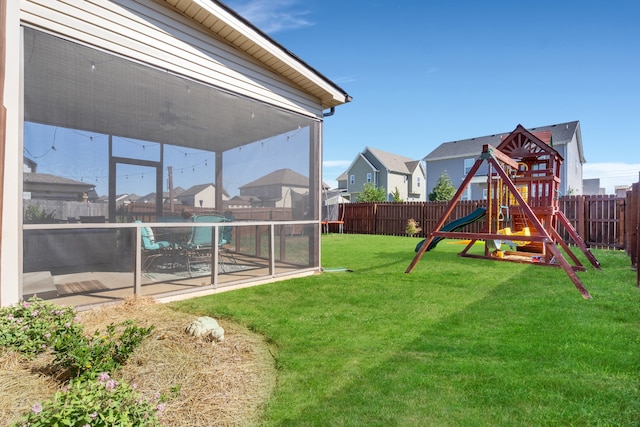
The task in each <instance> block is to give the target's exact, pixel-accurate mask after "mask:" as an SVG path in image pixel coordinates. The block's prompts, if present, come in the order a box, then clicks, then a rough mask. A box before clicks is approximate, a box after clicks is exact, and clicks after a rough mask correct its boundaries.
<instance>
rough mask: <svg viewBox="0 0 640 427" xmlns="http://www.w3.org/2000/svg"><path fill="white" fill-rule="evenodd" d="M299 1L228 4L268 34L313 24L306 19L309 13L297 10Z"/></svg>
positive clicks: (271, 0)
mask: <svg viewBox="0 0 640 427" xmlns="http://www.w3.org/2000/svg"><path fill="white" fill-rule="evenodd" d="M296 3H298V1H297V0H248V1H229V2H227V4H228V5H229V6H230V7H231V8H232V9H233V10H235V11H236V12H238V14H239V15H241V16H243V17H244V18H245V19H247V20H248V21H250V22H251V23H252V24H253V25H255V26H256V27H258V28H260V29H261V30H262V31H264V32H265V33H267V34H273V33H277V32H279V31H286V30H295V29H297V28H303V27H309V26H312V25H314V23H313V22H311V21H309V20H308V19H306V18H305V15H308V14H309V11H307V10H302V9H297V8H296Z"/></svg>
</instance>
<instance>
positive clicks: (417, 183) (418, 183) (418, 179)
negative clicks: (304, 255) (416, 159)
mask: <svg viewBox="0 0 640 427" xmlns="http://www.w3.org/2000/svg"><path fill="white" fill-rule="evenodd" d="M416 185H417V186H418V187H420V177H418V178H417V180H416Z"/></svg>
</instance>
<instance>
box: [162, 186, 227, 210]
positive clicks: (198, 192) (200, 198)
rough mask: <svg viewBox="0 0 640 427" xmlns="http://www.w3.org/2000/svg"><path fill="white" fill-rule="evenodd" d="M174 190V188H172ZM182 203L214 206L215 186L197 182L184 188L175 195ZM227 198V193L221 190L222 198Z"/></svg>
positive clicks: (204, 206) (205, 206) (206, 206)
mask: <svg viewBox="0 0 640 427" xmlns="http://www.w3.org/2000/svg"><path fill="white" fill-rule="evenodd" d="M174 191H175V190H174ZM176 198H177V199H178V201H179V202H180V203H182V204H183V205H187V206H196V207H201V208H215V206H216V187H215V185H213V184H198V185H194V186H193V187H190V188H188V189H187V190H184V191H183V192H182V193H181V194H178V195H177V196H176ZM228 199H229V195H228V194H227V193H226V192H224V191H223V194H222V200H223V201H226V200H228Z"/></svg>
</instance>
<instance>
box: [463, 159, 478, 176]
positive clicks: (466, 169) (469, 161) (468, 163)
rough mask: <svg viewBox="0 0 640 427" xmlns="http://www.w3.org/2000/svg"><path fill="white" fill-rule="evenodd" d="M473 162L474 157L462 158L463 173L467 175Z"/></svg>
mask: <svg viewBox="0 0 640 427" xmlns="http://www.w3.org/2000/svg"><path fill="white" fill-rule="evenodd" d="M474 163H475V159H464V174H465V175H467V174H468V173H469V171H470V170H471V168H472V167H473V164H474Z"/></svg>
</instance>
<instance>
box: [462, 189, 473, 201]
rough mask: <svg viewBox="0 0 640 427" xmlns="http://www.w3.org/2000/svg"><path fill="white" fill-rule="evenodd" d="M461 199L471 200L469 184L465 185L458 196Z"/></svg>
mask: <svg viewBox="0 0 640 427" xmlns="http://www.w3.org/2000/svg"><path fill="white" fill-rule="evenodd" d="M460 199H461V200H471V186H470V185H469V186H467V188H465V189H464V191H463V192H462V196H461V197H460Z"/></svg>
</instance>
